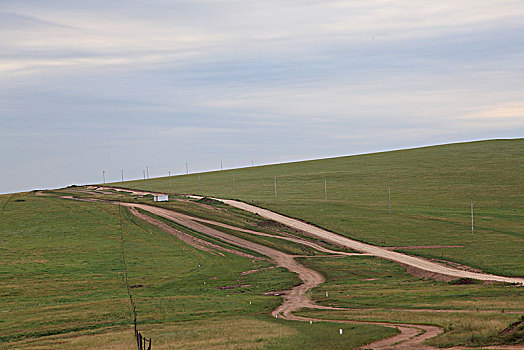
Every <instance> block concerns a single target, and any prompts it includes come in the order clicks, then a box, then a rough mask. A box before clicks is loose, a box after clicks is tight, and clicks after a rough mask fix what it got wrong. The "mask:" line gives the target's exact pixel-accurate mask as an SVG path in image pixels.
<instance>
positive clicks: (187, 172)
mask: <svg viewBox="0 0 524 350" xmlns="http://www.w3.org/2000/svg"><path fill="white" fill-rule="evenodd" d="M186 175H189V170H188V169H187V162H186Z"/></svg>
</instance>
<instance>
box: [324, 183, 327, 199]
mask: <svg viewBox="0 0 524 350" xmlns="http://www.w3.org/2000/svg"><path fill="white" fill-rule="evenodd" d="M324 197H325V198H324V200H325V202H326V203H327V179H324Z"/></svg>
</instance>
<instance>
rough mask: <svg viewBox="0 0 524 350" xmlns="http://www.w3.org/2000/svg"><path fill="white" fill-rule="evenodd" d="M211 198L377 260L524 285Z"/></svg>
mask: <svg viewBox="0 0 524 350" xmlns="http://www.w3.org/2000/svg"><path fill="white" fill-rule="evenodd" d="M213 199H215V200H218V201H221V202H223V203H225V204H228V205H230V206H232V207H235V208H239V209H243V210H246V211H249V212H251V213H255V214H258V215H260V216H261V217H263V218H266V219H271V220H274V221H277V222H280V223H282V224H284V225H287V226H289V227H292V228H294V229H297V230H301V231H304V232H307V233H308V234H310V235H313V236H315V237H318V238H320V239H323V240H326V241H329V242H332V243H335V244H338V245H342V246H344V247H348V248H351V249H354V250H356V251H359V252H362V253H365V254H369V255H373V256H377V257H380V258H383V259H387V260H391V261H395V262H398V263H401V264H404V265H407V266H412V267H414V268H417V269H421V270H424V271H428V272H431V273H435V274H440V275H445V276H451V277H456V278H471V279H474V280H480V281H496V282H507V283H517V284H521V285H524V278H522V277H505V276H497V275H491V274H486V273H478V272H471V271H463V270H458V269H454V268H452V267H447V266H443V265H440V264H437V263H434V262H431V261H428V260H425V259H422V258H418V257H414V256H410V255H406V254H402V253H398V252H395V251H391V250H388V249H387V248H382V247H377V246H373V245H371V244H366V243H362V242H358V241H355V240H353V239H350V238H347V237H344V236H341V235H339V234H336V233H333V232H329V231H327V230H324V229H321V228H319V227H316V226H313V225H310V224H308V223H305V222H303V221H300V220H297V219H293V218H290V217H287V216H284V215H281V214H277V213H275V212H272V211H270V210H267V209H262V208H259V207H256V206H254V205H250V204H247V203H243V202H239V201H235V200H230V199H220V198H213Z"/></svg>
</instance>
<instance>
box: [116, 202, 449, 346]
mask: <svg viewBox="0 0 524 350" xmlns="http://www.w3.org/2000/svg"><path fill="white" fill-rule="evenodd" d="M119 204H120V205H123V206H126V207H128V208H130V209H131V213H132V214H134V215H137V214H140V213H139V212H138V211H136V210H135V208H140V209H143V210H145V211H148V212H150V213H153V214H155V215H158V216H161V217H164V218H166V219H169V220H172V221H174V222H176V223H178V224H180V225H183V226H186V227H188V228H190V229H192V230H195V231H198V232H201V233H204V234H206V235H209V236H211V237H215V238H218V239H220V240H222V241H224V242H228V243H231V244H234V245H237V246H240V247H243V248H247V249H250V250H253V251H256V252H258V253H260V254H263V255H265V256H267V257H268V258H270V259H271V260H273V261H274V262H275V263H276V264H277V265H278V266H281V267H284V268H286V269H288V270H289V271H291V272H294V273H296V274H298V277H299V278H300V279H301V280H302V281H303V283H302V284H300V285H298V286H296V287H294V288H292V289H291V290H288V291H286V292H284V295H283V296H284V302H283V303H282V304H281V305H280V306H278V307H277V308H276V309H275V310H273V312H272V313H271V314H272V316H273V317H280V318H283V319H286V320H294V321H314V322H321V321H322V322H333V323H351V324H375V325H380V326H385V327H390V328H396V329H398V330H399V331H400V333H399V334H397V335H396V336H393V337H390V338H386V339H382V340H380V341H377V342H374V343H372V344H368V345H366V346H365V347H364V348H366V349H376V350H385V349H395V348H397V347H396V345H395V344H402V347H401V349H419V350H421V349H433V348H431V347H427V346H424V345H422V343H423V342H424V341H425V340H426V339H428V338H431V337H434V336H436V335H438V334H440V333H442V329H441V328H439V327H434V326H427V325H412V324H396V323H387V322H367V321H352V320H347V321H346V320H344V321H340V320H321V319H316V318H309V317H301V316H295V315H293V312H294V311H297V310H299V309H302V308H315V309H332V308H330V307H324V306H320V305H316V304H314V303H313V302H312V301H311V300H310V299H309V298H308V297H307V295H306V292H307V291H308V290H309V289H311V288H314V287H316V286H318V285H319V284H321V283H323V282H324V277H323V276H322V275H321V274H320V273H318V272H317V271H315V270H312V269H310V268H307V267H306V266H304V265H302V264H300V263H298V262H297V261H295V260H294V256H293V255H289V254H286V253H283V252H281V251H278V250H275V249H272V248H269V247H266V246H263V245H260V244H257V243H254V242H250V241H247V240H244V239H242V238H239V237H236V236H233V235H230V234H227V233H224V232H221V231H219V230H215V229H213V228H210V227H208V226H204V225H202V224H201V223H200V222H205V223H208V224H212V225H215V226H222V227H227V228H229V229H233V230H239V231H244V232H246V231H247V232H249V233H253V234H259V235H267V236H273V235H269V234H265V233H261V232H256V231H252V230H246V229H242V228H238V227H235V226H231V225H226V224H222V223H219V222H215V221H211V220H205V219H199V218H195V217H192V216H188V215H185V214H181V213H178V212H175V211H172V210H168V209H164V208H159V207H154V206H150V205H145V204H133V203H119ZM199 221H200V222H199ZM149 222H150V223H152V224H154V225H156V226H158V227H159V228H161V229H164V230H165V229H166V227H165V226H162V225H159V224H162V223H161V222H159V221H156V220H154V219H153V220H149ZM274 237H276V236H274ZM278 238H286V237H278ZM294 241H295V240H294ZM296 242H297V243H301V244H306V245H308V246H310V243H311V242H308V241H305V240H300V239H297V240H296ZM317 247H318V248H321V249H323V250H322V251H325V250H328V251H329V252H332V253H338V254H340V253H342V254H351V253H344V252H337V251H330V250H329V249H325V248H323V247H321V246H318V245H316V244H314V248H317ZM353 255H354V254H353ZM398 346H400V345H398Z"/></svg>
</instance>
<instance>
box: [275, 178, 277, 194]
mask: <svg viewBox="0 0 524 350" xmlns="http://www.w3.org/2000/svg"><path fill="white" fill-rule="evenodd" d="M275 199H277V177H276V176H275Z"/></svg>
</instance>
